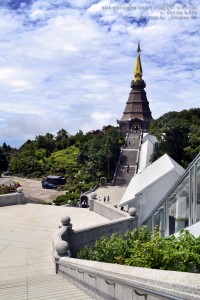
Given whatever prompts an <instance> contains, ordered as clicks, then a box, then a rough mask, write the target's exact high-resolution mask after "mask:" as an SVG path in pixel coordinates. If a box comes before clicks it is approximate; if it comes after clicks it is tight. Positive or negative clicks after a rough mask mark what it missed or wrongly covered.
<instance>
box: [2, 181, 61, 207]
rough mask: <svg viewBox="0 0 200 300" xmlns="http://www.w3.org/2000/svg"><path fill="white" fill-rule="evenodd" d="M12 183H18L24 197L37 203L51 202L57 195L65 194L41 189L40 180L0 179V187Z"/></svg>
mask: <svg viewBox="0 0 200 300" xmlns="http://www.w3.org/2000/svg"><path fill="white" fill-rule="evenodd" d="M13 182H19V183H20V185H21V187H22V189H23V192H24V195H25V197H27V198H28V199H31V200H34V201H37V202H51V201H53V200H54V199H56V197H57V196H58V195H61V194H65V191H56V190H51V189H43V188H42V184H41V181H40V180H33V179H27V178H21V177H15V176H2V177H0V185H2V184H4V185H10V184H12V183H13Z"/></svg>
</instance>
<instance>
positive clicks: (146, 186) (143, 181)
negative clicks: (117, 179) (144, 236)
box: [119, 154, 184, 226]
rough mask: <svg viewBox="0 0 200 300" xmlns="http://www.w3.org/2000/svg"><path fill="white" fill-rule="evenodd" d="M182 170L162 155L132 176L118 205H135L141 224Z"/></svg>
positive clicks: (139, 224) (166, 156) (127, 206)
mask: <svg viewBox="0 0 200 300" xmlns="http://www.w3.org/2000/svg"><path fill="white" fill-rule="evenodd" d="M183 172H184V169H183V168H182V167H181V166H180V165H179V164H178V163H176V162H175V161H174V160H173V159H172V158H170V157H169V156H168V155H167V154H165V155H163V156H162V157H160V158H159V159H158V160H156V161H155V162H154V163H152V164H151V165H149V166H148V167H146V168H145V169H143V170H142V171H141V172H140V173H139V174H137V175H135V176H134V177H133V178H132V180H131V181H130V183H129V185H128V187H127V189H126V191H125V193H124V195H123V197H122V199H121V201H120V203H119V206H122V207H125V208H127V209H129V208H130V207H135V208H136V209H137V215H138V226H141V225H142V224H143V222H144V220H145V219H146V218H147V217H148V216H149V214H150V213H151V212H152V211H153V210H154V209H155V207H156V206H157V205H158V204H159V202H160V200H161V199H162V198H163V197H164V195H165V194H166V193H167V192H168V191H169V189H170V188H171V187H172V186H173V185H174V182H176V181H177V179H178V178H179V177H180V176H181V175H182V174H183Z"/></svg>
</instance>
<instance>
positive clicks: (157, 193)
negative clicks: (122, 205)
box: [133, 170, 179, 226]
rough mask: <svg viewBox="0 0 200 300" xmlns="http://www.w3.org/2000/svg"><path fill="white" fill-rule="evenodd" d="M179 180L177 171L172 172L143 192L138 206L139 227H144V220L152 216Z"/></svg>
mask: <svg viewBox="0 0 200 300" xmlns="http://www.w3.org/2000/svg"><path fill="white" fill-rule="evenodd" d="M178 178H179V175H178V174H177V173H176V172H175V170H172V171H171V172H169V173H168V174H166V176H164V177H162V178H161V179H160V180H159V181H157V182H156V183H154V184H153V185H151V186H149V187H148V188H147V189H146V190H144V191H143V192H142V197H141V200H140V201H139V203H138V205H137V209H138V211H137V215H138V225H139V226H141V225H142V223H143V222H144V220H145V219H146V218H147V217H148V216H149V215H150V213H151V212H152V211H153V210H154V208H155V207H156V206H157V205H158V203H159V202H160V200H161V199H162V198H163V197H164V196H165V194H166V193H167V192H168V191H169V189H170V188H171V187H172V186H173V184H174V182H175V181H176V180H177V179H178ZM133 206H134V205H133Z"/></svg>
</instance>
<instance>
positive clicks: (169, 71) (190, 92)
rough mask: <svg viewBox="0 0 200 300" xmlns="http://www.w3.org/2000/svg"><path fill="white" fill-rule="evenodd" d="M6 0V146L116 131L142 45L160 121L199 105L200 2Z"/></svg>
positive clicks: (0, 123)
mask: <svg viewBox="0 0 200 300" xmlns="http://www.w3.org/2000/svg"><path fill="white" fill-rule="evenodd" d="M162 2H163V4H162V5H161V4H160V3H161V1H158V0H154V1H151V0H147V1H142V4H141V1H138V0H131V1H125V0H120V1H112V0H99V1H98V0H68V1H66V0H0V145H2V143H3V142H4V141H5V142H6V143H7V144H9V145H11V146H13V147H18V146H20V145H21V144H22V143H23V142H25V141H26V140H27V139H34V138H35V136H36V135H39V134H41V135H42V134H46V133H47V132H50V133H53V134H55V135H56V133H57V131H58V130H59V129H62V128H64V129H66V130H67V131H68V132H69V133H71V134H75V133H76V132H78V131H79V129H81V130H82V131H83V132H87V131H90V130H92V129H98V128H102V126H103V125H108V124H112V125H116V120H117V119H120V118H121V116H122V114H123V111H124V108H125V103H126V101H127V99H128V94H129V92H130V82H131V80H132V79H133V70H134V65H135V61H136V56H137V53H136V49H137V43H138V41H140V43H141V50H142V52H141V60H142V67H143V79H144V80H145V81H146V84H147V87H146V92H147V97H148V100H149V102H150V109H151V111H152V115H153V118H155V119H156V118H158V117H159V116H161V115H163V114H164V113H166V112H168V111H172V110H176V111H180V110H183V109H189V108H193V107H198V106H199V103H200V101H199V93H200V91H199V87H200V86H199V82H200V55H199V49H200V34H199V30H200V4H199V5H198V0H193V1H191V0H188V1H179V0H177V2H176V1H171V0H168V1H162Z"/></svg>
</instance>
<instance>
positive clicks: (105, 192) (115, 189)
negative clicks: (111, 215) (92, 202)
mask: <svg viewBox="0 0 200 300" xmlns="http://www.w3.org/2000/svg"><path fill="white" fill-rule="evenodd" d="M126 189H127V187H126V186H107V187H99V188H98V189H96V191H95V193H96V194H97V199H99V198H100V201H102V202H103V201H104V200H103V199H104V197H106V203H107V199H108V196H109V198H110V200H109V203H107V204H108V205H111V206H114V205H118V204H119V203H120V201H121V199H122V197H123V195H124V193H125V190H126ZM89 195H90V194H89Z"/></svg>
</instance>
